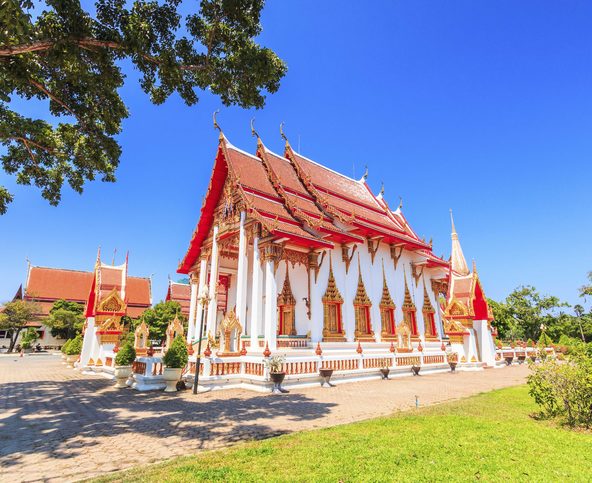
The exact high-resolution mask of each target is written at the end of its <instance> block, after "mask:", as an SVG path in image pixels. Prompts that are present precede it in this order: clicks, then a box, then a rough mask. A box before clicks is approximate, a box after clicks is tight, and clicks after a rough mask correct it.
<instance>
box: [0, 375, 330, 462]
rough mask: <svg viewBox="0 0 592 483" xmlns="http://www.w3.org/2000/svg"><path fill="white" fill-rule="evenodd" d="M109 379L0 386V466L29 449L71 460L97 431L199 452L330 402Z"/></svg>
mask: <svg viewBox="0 0 592 483" xmlns="http://www.w3.org/2000/svg"><path fill="white" fill-rule="evenodd" d="M112 385H113V382H112V381H108V380H102V379H95V378H89V379H82V380H72V381H39V382H35V383H20V382H18V383H6V384H2V385H0V403H1V404H2V412H1V413H0V464H1V465H2V466H5V467H9V466H13V465H17V464H19V460H20V459H21V457H22V455H25V454H29V453H45V454H46V455H47V456H48V457H50V458H55V459H65V458H72V457H75V456H78V455H80V454H82V453H84V452H85V450H86V449H88V448H89V447H92V446H94V445H96V444H99V443H98V442H97V441H96V440H95V439H94V438H96V437H101V436H103V437H109V436H115V435H121V434H132V435H133V434H138V435H139V434H142V435H147V436H151V437H155V438H166V437H169V436H175V438H182V439H183V440H191V441H192V442H195V445H194V446H192V449H194V450H195V451H198V450H200V449H201V448H203V447H204V446H205V445H206V444H207V443H208V442H211V441H215V442H216V445H218V444H219V445H228V444H231V443H235V442H239V441H246V440H254V439H264V438H269V437H272V436H278V435H280V434H283V433H284V432H285V431H277V430H275V429H273V428H272V427H271V426H270V425H268V424H265V421H266V420H267V421H269V420H270V419H271V418H274V417H280V418H281V417H284V418H287V419H290V420H292V421H304V420H314V419H318V418H322V417H324V416H325V415H326V414H328V413H329V412H330V411H331V408H332V407H333V406H335V404H332V403H320V402H316V401H314V400H312V399H310V398H308V397H306V396H304V395H301V394H288V395H283V396H271V395H257V396H250V397H246V398H239V397H228V396H227V395H225V394H221V395H220V396H219V397H212V396H211V395H210V396H209V397H208V399H207V400H204V399H203V396H202V395H197V396H194V395H192V394H191V393H190V392H189V391H183V392H180V393H176V394H172V395H169V394H164V393H163V392H148V393H139V392H137V391H134V390H132V389H129V388H128V389H119V390H117V389H114V388H113V387H112ZM261 421H263V423H262V422H261Z"/></svg>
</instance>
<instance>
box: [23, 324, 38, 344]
mask: <svg viewBox="0 0 592 483" xmlns="http://www.w3.org/2000/svg"><path fill="white" fill-rule="evenodd" d="M37 339H39V334H37V331H36V330H35V329H34V328H33V327H29V328H28V329H27V330H26V331H25V333H24V334H23V336H22V338H21V346H22V348H23V349H30V348H31V346H32V345H33V344H34V343H35V341H36V340H37Z"/></svg>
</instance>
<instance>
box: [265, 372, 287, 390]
mask: <svg viewBox="0 0 592 483" xmlns="http://www.w3.org/2000/svg"><path fill="white" fill-rule="evenodd" d="M269 377H270V378H271V382H273V389H272V391H271V393H272V394H282V393H286V392H289V391H287V390H286V389H283V388H282V382H284V378H285V377H286V373H285V372H270V373H269Z"/></svg>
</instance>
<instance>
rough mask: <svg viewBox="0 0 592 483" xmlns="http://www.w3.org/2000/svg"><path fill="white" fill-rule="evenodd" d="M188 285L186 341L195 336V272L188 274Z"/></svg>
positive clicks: (196, 288) (196, 292) (196, 291)
mask: <svg viewBox="0 0 592 483" xmlns="http://www.w3.org/2000/svg"><path fill="white" fill-rule="evenodd" d="M189 280H190V282H189V286H190V287H191V297H190V299H189V320H188V321H187V342H191V341H192V340H193V339H194V337H195V308H196V306H197V294H198V287H197V280H195V274H194V273H191V274H190V275H189Z"/></svg>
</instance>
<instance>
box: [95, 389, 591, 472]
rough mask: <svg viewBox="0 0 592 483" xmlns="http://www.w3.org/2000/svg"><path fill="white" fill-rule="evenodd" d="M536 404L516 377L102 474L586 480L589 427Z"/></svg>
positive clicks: (588, 456)
mask: <svg viewBox="0 0 592 483" xmlns="http://www.w3.org/2000/svg"><path fill="white" fill-rule="evenodd" d="M277 409H280V410H282V408H281V407H279V408H277ZM277 409H274V411H277ZM325 409H326V408H325ZM326 410H327V409H326ZM535 410H536V405H535V403H534V402H533V401H532V399H531V398H530V397H529V395H528V390H527V387H526V386H521V387H512V388H507V389H503V390H500V391H493V392H488V393H485V394H480V395H478V396H474V397H471V398H466V399H462V400H460V401H454V402H451V403H445V404H439V405H434V406H430V407H426V408H420V409H418V410H413V411H405V412H398V413H396V414H394V415H391V416H388V417H383V418H375V419H370V420H365V421H360V422H356V423H353V424H343V425H338V426H333V427H330V428H324V429H315V430H311V431H300V432H295V433H292V434H287V435H283V436H280V437H276V438H269V439H265V440H263V441H252V442H248V443H245V444H240V445H235V446H233V447H231V448H227V449H223V450H216V451H209V452H203V453H201V454H199V455H191V456H186V457H180V458H179V457H177V458H173V459H171V460H168V461H166V462H162V463H159V464H156V465H149V466H146V465H143V466H140V467H138V468H135V469H132V470H128V471H125V472H121V473H113V474H110V475H106V476H104V477H102V478H100V481H117V482H125V483H128V482H136V481H167V482H170V483H177V482H179V483H181V482H186V481H192V482H210V481H235V482H237V481H249V482H251V481H305V480H306V481H322V482H337V481H344V482H355V481H405V482H410V481H452V482H458V481H477V480H479V481H494V482H495V481H497V482H501V481H536V482H539V481H543V482H547V481H584V480H588V479H589V477H588V476H586V475H590V474H592V459H591V458H590V442H591V436H590V435H589V434H583V433H580V432H575V431H566V430H565V429H563V428H561V427H558V426H557V425H555V424H547V423H543V422H541V421H537V420H535V419H533V418H531V417H529V416H528V415H529V413H531V412H533V411H535ZM315 414H316V413H315ZM306 427H310V425H309V424H307V426H306ZM303 429H304V428H303ZM452 460H453V463H452V464H451V461H452Z"/></svg>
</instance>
